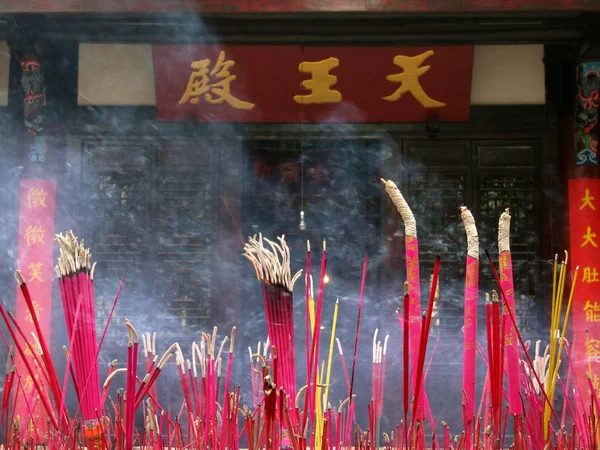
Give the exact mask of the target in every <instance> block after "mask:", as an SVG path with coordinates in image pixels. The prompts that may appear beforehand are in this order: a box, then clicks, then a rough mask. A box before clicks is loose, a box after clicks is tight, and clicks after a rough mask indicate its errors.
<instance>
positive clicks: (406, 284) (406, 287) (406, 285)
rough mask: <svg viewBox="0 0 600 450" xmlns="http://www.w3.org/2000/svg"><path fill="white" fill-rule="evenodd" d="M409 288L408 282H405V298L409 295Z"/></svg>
mask: <svg viewBox="0 0 600 450" xmlns="http://www.w3.org/2000/svg"><path fill="white" fill-rule="evenodd" d="M408 288H409V284H408V281H405V282H404V296H407V295H408V292H409V289H408Z"/></svg>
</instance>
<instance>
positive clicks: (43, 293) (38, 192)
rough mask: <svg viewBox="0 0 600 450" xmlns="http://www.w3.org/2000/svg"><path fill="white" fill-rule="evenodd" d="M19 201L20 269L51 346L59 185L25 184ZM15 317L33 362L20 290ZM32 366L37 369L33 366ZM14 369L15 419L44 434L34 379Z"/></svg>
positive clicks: (27, 314) (19, 362) (31, 328)
mask: <svg viewBox="0 0 600 450" xmlns="http://www.w3.org/2000/svg"><path fill="white" fill-rule="evenodd" d="M19 199H20V200H19V203H20V205H19V240H18V268H19V269H20V270H21V272H22V275H23V277H24V278H25V281H26V282H27V286H28V287H29V291H30V293H31V298H32V300H33V306H34V309H35V313H36V316H37V318H38V320H39V323H40V327H41V330H42V333H44V337H45V339H46V341H47V342H49V341H50V330H51V319H52V273H53V272H52V263H53V253H52V249H53V239H54V210H55V205H56V183H55V182H54V181H50V180H37V179H31V180H22V181H21V185H20V193H19ZM16 317H17V321H18V322H19V324H20V325H21V327H22V328H23V331H24V332H25V335H26V336H27V338H28V340H29V341H30V344H31V346H29V345H26V344H25V343H23V345H24V347H23V348H24V349H25V353H26V354H27V355H28V357H30V358H32V361H33V355H32V353H33V352H36V353H37V354H38V355H40V354H41V349H40V348H39V345H37V344H36V343H35V342H34V341H33V338H32V337H31V333H32V332H34V331H35V328H34V325H33V317H32V315H31V313H30V312H29V309H28V308H27V305H26V303H25V300H24V299H23V295H22V294H21V290H20V289H19V288H17V302H16ZM32 347H33V348H32ZM31 365H32V367H35V365H34V364H33V362H32V364H31ZM15 366H16V369H17V374H18V375H19V376H20V383H21V386H19V387H18V389H17V390H16V392H17V398H16V402H15V405H16V406H15V417H17V415H18V416H19V417H20V419H21V430H25V432H32V431H33V429H34V428H36V427H33V422H32V417H33V420H35V423H36V426H37V429H38V431H40V432H42V431H45V430H46V428H47V421H46V419H47V417H46V416H45V411H44V409H43V408H42V407H41V404H40V403H39V400H38V399H37V393H36V391H35V388H34V386H33V381H32V375H31V374H29V373H28V372H27V369H26V367H25V364H24V363H23V361H22V360H21V359H20V358H16V360H15ZM37 376H38V377H39V376H41V374H37ZM27 430H28V431H27ZM30 438H32V439H35V436H34V435H31V436H30Z"/></svg>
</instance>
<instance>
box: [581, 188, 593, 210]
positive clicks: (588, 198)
mask: <svg viewBox="0 0 600 450" xmlns="http://www.w3.org/2000/svg"><path fill="white" fill-rule="evenodd" d="M595 199H596V197H594V196H592V195H590V190H589V189H586V190H585V195H584V196H583V198H582V199H581V206H580V207H579V209H583V208H590V209H591V210H592V211H595V210H596V207H595V206H594V204H593V203H592V202H593V201H594V200H595Z"/></svg>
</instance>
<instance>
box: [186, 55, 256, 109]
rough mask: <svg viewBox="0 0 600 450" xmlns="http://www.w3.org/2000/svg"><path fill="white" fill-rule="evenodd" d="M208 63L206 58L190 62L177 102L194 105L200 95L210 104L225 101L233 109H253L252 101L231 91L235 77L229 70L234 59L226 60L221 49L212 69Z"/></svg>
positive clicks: (198, 100)
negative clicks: (185, 83) (187, 75)
mask: <svg viewBox="0 0 600 450" xmlns="http://www.w3.org/2000/svg"><path fill="white" fill-rule="evenodd" d="M210 64H211V61H210V59H208V58H207V59H203V60H201V61H194V62H193V63H192V64H191V66H190V67H191V68H192V74H191V75H190V78H189V80H188V84H187V87H186V89H185V92H184V93H183V96H182V97H181V99H180V100H179V104H180V105H183V104H186V103H191V104H192V105H196V104H198V103H199V102H200V97H204V101H206V102H207V103H209V104H211V105H219V104H221V103H227V104H228V105H229V106H231V107H232V108H235V109H243V110H250V109H253V108H254V106H255V105H254V104H253V103H249V102H245V101H242V100H240V99H238V98H236V97H234V96H233V94H232V93H231V83H232V82H234V81H235V80H236V79H237V77H236V76H235V75H232V74H231V73H230V72H229V70H230V69H231V68H232V67H233V66H234V65H235V61H232V60H229V61H228V60H227V59H226V58H225V52H224V51H221V52H220V53H219V58H218V59H217V62H216V63H215V64H214V66H213V68H212V70H211V68H210Z"/></svg>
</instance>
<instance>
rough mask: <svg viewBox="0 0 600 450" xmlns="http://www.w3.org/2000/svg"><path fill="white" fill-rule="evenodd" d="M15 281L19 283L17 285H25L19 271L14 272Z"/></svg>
mask: <svg viewBox="0 0 600 450" xmlns="http://www.w3.org/2000/svg"><path fill="white" fill-rule="evenodd" d="M15 279H16V280H17V282H18V283H19V285H21V286H23V285H24V284H25V278H23V274H21V271H20V270H16V271H15Z"/></svg>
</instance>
